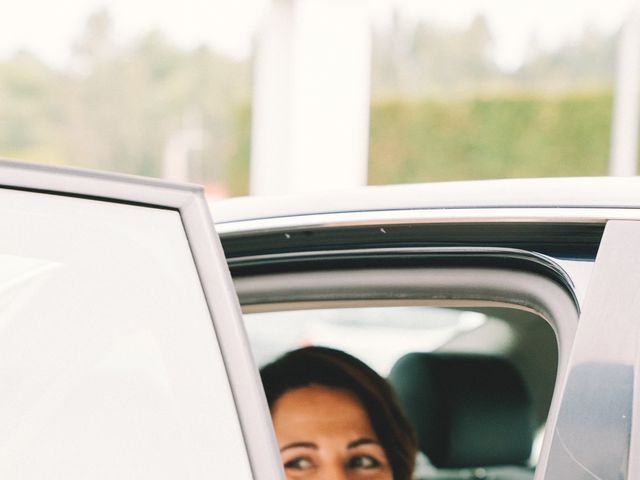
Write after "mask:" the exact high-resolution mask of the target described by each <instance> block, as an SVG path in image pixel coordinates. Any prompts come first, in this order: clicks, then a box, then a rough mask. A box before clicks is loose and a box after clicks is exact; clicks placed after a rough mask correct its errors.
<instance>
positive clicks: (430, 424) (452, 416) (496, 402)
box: [389, 353, 534, 468]
mask: <svg viewBox="0 0 640 480" xmlns="http://www.w3.org/2000/svg"><path fill="white" fill-rule="evenodd" d="M389 381H390V383H391V385H393V387H394V388H395V390H396V392H397V393H398V396H399V398H400V401H401V402H402V404H403V405H404V407H405V409H406V413H407V415H408V417H409V419H410V420H411V422H412V423H413V425H414V427H415V428H416V432H417V435H418V442H419V447H420V450H421V451H422V452H423V453H424V454H425V455H427V457H429V460H430V461H431V463H433V465H434V466H436V467H438V468H473V467H484V466H493V465H524V464H525V463H526V462H527V460H528V459H529V456H530V454H531V445H532V443H533V436H534V415H533V409H532V405H531V399H530V397H529V393H528V391H527V388H526V386H525V384H524V381H523V380H522V377H521V376H520V374H519V373H518V371H517V370H516V369H515V368H514V367H513V365H511V364H510V363H509V362H507V361H506V360H504V359H502V358H498V357H492V356H486V355H473V354H449V353H409V354H407V355H405V356H404V357H402V358H400V359H399V360H398V361H397V362H396V364H395V365H394V366H393V368H392V370H391V373H390V374H389Z"/></svg>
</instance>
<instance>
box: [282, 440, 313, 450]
mask: <svg viewBox="0 0 640 480" xmlns="http://www.w3.org/2000/svg"><path fill="white" fill-rule="evenodd" d="M289 448H313V449H314V450H317V449H318V446H317V445H316V444H315V443H312V442H294V443H287V444H286V445H285V446H284V447H281V448H280V451H281V452H283V451H285V450H288V449H289Z"/></svg>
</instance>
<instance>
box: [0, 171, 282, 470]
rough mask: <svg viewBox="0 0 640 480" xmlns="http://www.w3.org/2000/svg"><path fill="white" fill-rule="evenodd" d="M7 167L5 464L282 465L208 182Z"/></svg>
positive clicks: (2, 265) (0, 308) (0, 401)
mask: <svg viewBox="0 0 640 480" xmlns="http://www.w3.org/2000/svg"><path fill="white" fill-rule="evenodd" d="M0 179H1V180H0V225H2V227H0V228H1V230H2V234H0V478H7V479H8V478H13V479H36V478H38V479H40V478H49V479H64V480H71V479H86V478H93V479H102V478H104V479H114V478H121V479H124V478H136V479H144V478H148V479H154V480H159V479H163V478H166V479H175V478H185V479H205V478H206V479H212V478H234V479H250V478H254V479H273V478H279V477H280V476H281V467H280V466H279V462H278V455H277V450H276V444H275V440H274V438H273V433H272V430H271V425H270V419H269V415H268V410H267V408H266V403H265V401H264V396H263V392H262V389H261V387H260V384H259V379H258V375H257V372H256V370H255V367H254V365H253V362H252V359H251V356H250V352H249V349H248V347H247V342H246V339H245V335H244V331H243V329H242V326H241V323H240V315H239V307H238V304H237V298H236V295H235V291H234V290H233V286H232V284H231V280H230V277H229V273H228V269H227V266H226V262H225V260H224V257H223V254H222V250H221V248H220V245H219V241H218V237H217V235H216V233H215V231H214V228H213V224H212V222H211V220H210V216H209V213H208V209H207V206H206V203H205V201H204V197H203V194H202V192H201V190H200V189H199V188H197V187H191V186H181V185H172V184H167V183H163V182H159V181H152V180H148V179H137V178H132V177H124V176H118V175H110V174H98V173H89V172H80V171H74V170H61V169H56V168H48V167H42V166H33V165H23V164H18V163H13V162H1V163H0Z"/></svg>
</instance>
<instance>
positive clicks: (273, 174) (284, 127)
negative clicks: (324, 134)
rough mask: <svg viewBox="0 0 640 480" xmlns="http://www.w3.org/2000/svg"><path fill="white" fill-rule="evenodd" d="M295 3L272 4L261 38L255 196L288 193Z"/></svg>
mask: <svg viewBox="0 0 640 480" xmlns="http://www.w3.org/2000/svg"><path fill="white" fill-rule="evenodd" d="M293 22H294V19H293V1H292V0H273V1H272V4H271V9H270V11H269V13H268V15H267V17H266V18H265V20H264V22H263V24H262V28H261V30H260V31H259V32H258V44H257V45H256V52H255V59H254V64H253V70H254V73H253V101H252V102H253V103H252V112H251V168H250V173H249V175H250V178H249V183H250V186H249V188H250V191H251V193H252V194H268V193H278V192H285V191H286V190H287V185H288V184H289V179H288V165H289V157H290V145H289V143H290V137H291V133H290V129H289V126H290V123H291V63H292V58H291V56H292V46H293Z"/></svg>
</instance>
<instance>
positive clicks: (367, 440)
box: [347, 437, 380, 448]
mask: <svg viewBox="0 0 640 480" xmlns="http://www.w3.org/2000/svg"><path fill="white" fill-rule="evenodd" d="M370 444H374V445H380V442H379V441H377V440H375V439H373V438H366V437H364V438H359V439H357V440H354V441H353V442H351V443H349V445H347V448H356V447H359V446H360V445H370Z"/></svg>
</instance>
